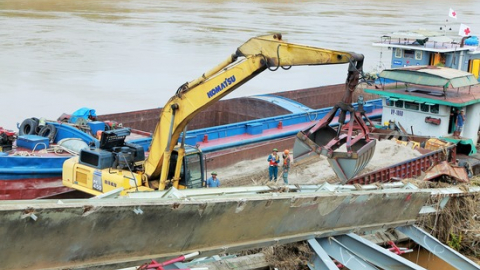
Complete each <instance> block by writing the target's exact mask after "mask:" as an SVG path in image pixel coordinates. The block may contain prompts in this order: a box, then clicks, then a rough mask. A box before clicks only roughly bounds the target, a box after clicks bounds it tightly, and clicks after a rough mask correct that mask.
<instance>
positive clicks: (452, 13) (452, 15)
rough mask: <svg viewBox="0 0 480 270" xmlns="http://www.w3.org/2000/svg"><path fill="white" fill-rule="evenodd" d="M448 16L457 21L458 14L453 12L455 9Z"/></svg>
mask: <svg viewBox="0 0 480 270" xmlns="http://www.w3.org/2000/svg"><path fill="white" fill-rule="evenodd" d="M448 16H450V17H451V18H454V19H456V18H457V12H455V10H453V9H450V12H449V13H448Z"/></svg>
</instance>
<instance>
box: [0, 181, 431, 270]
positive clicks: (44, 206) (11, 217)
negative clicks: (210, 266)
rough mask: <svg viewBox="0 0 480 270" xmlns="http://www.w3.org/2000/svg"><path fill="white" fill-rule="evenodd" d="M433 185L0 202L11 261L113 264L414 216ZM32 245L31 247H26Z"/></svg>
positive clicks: (2, 255)
mask: <svg viewBox="0 0 480 270" xmlns="http://www.w3.org/2000/svg"><path fill="white" fill-rule="evenodd" d="M429 197H430V193H428V192H421V191H414V190H401V191H399V190H380V191H368V192H367V191H357V192H348V193H343V192H342V193H333V192H327V191H319V192H313V193H267V194H252V195H248V194H244V195H242V196H238V195H237V196H235V195H232V196H230V197H228V196H227V197H224V196H222V197H221V198H219V197H216V196H212V197H208V198H205V199H196V200H185V199H184V200H181V199H178V200H174V199H129V198H123V199H104V200H65V201H64V202H63V203H58V202H57V201H55V200H45V201H4V202H0V225H1V226H0V239H2V241H1V242H0V262H2V268H4V269H25V268H29V269H45V268H49V269H65V268H85V267H89V268H91V267H97V268H99V269H112V266H113V265H115V267H127V266H133V265H135V264H138V262H145V260H148V259H150V258H157V259H161V258H167V257H172V256H175V255H178V254H186V253H190V252H195V251H200V252H201V253H202V254H201V255H202V256H206V255H213V254H218V253H224V252H235V251H238V250H242V249H247V248H253V247H261V246H268V245H272V244H281V243H288V242H296V241H300V240H306V239H309V238H311V237H314V236H316V237H324V236H330V235H338V234H344V233H348V232H361V231H362V230H371V229H376V228H393V227H396V226H399V225H407V224H413V223H414V222H415V219H416V217H417V215H418V213H419V211H420V209H421V207H422V206H423V205H424V204H425V203H426V201H427V199H428V198H429ZM27 254H28V255H27Z"/></svg>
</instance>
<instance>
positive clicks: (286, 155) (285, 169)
mask: <svg viewBox="0 0 480 270" xmlns="http://www.w3.org/2000/svg"><path fill="white" fill-rule="evenodd" d="M282 157H283V166H282V168H283V174H282V175H283V183H284V184H285V185H288V171H289V170H290V151H288V149H285V151H283V155H282Z"/></svg>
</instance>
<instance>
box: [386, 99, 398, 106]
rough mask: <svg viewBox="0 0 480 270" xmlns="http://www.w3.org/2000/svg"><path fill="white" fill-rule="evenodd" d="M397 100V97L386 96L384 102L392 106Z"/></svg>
mask: <svg viewBox="0 0 480 270" xmlns="http://www.w3.org/2000/svg"><path fill="white" fill-rule="evenodd" d="M397 100H398V98H388V99H387V100H386V104H387V106H394V105H395V101H397Z"/></svg>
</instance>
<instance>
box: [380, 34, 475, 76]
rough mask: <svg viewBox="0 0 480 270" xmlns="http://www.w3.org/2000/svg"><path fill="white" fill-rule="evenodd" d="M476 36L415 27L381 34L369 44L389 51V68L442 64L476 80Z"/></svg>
mask: <svg viewBox="0 0 480 270" xmlns="http://www.w3.org/2000/svg"><path fill="white" fill-rule="evenodd" d="M478 42H479V41H478V37H477V36H465V37H464V36H459V35H447V34H446V33H445V32H439V31H427V30H415V31H399V32H394V33H391V34H388V35H383V36H382V37H381V40H380V42H374V43H373V46H376V47H384V48H388V49H389V50H392V53H391V60H392V63H391V68H399V67H407V66H422V65H430V66H443V67H449V68H453V69H458V70H463V71H467V72H470V73H472V74H473V75H474V76H475V78H476V79H477V80H478V79H479V73H480V49H479V47H478V45H479V44H478Z"/></svg>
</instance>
